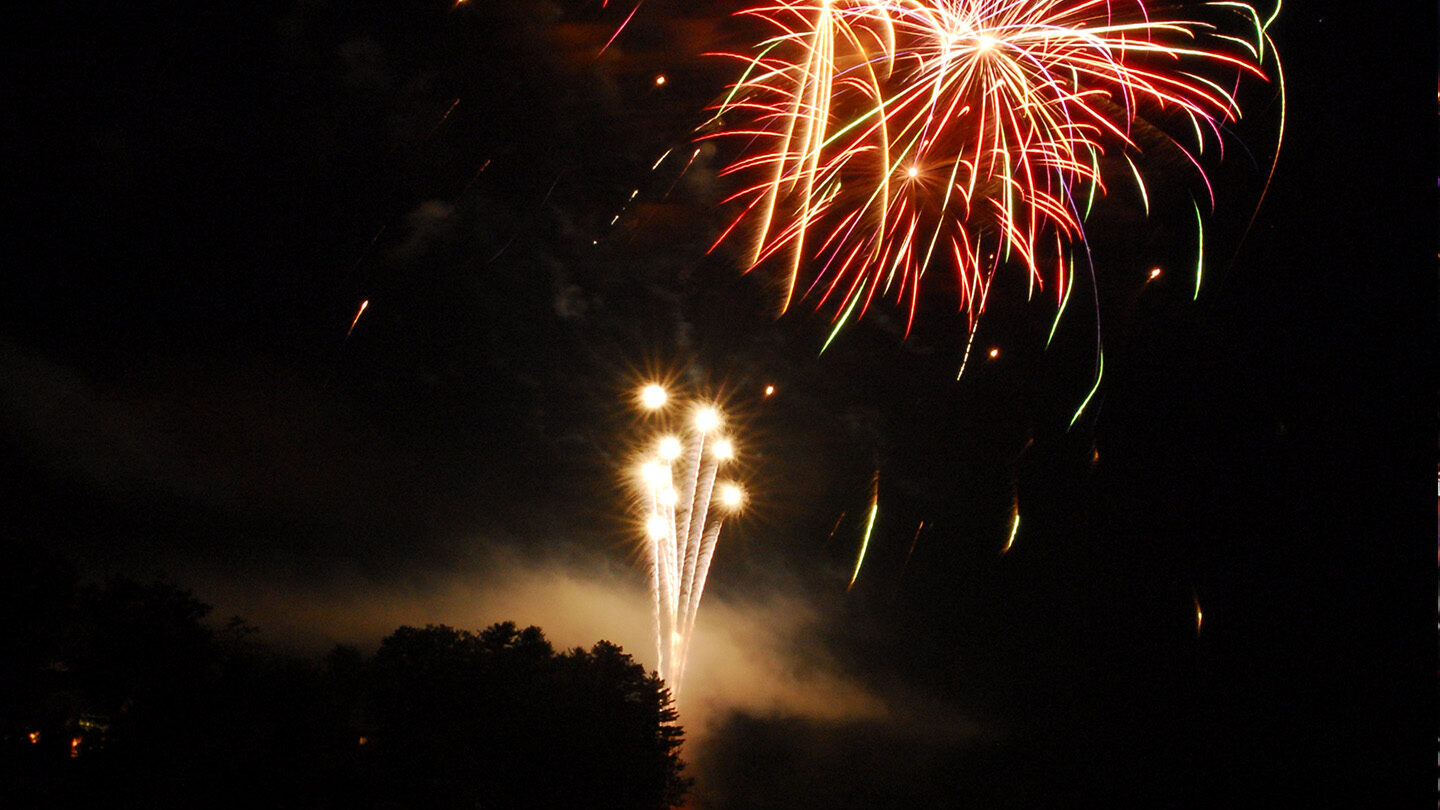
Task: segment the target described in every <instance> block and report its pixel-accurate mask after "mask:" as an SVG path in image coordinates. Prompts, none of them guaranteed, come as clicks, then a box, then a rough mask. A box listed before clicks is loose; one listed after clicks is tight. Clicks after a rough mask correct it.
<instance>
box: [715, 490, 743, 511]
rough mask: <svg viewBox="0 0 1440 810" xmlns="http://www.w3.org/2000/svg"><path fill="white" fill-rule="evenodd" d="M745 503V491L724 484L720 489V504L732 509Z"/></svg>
mask: <svg viewBox="0 0 1440 810" xmlns="http://www.w3.org/2000/svg"><path fill="white" fill-rule="evenodd" d="M744 502H745V490H743V489H741V488H740V487H737V486H735V485H734V484H726V485H725V486H723V487H721V488H720V503H723V504H725V505H726V506H727V507H729V508H731V509H734V508H735V507H737V506H739V505H740V504H742V503H744Z"/></svg>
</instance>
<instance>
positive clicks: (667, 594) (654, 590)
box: [637, 385, 745, 694]
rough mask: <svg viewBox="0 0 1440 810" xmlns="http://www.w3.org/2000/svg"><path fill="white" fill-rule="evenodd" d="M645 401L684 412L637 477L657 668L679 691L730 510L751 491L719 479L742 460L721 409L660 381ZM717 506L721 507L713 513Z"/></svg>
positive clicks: (655, 408)
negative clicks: (680, 399)
mask: <svg viewBox="0 0 1440 810" xmlns="http://www.w3.org/2000/svg"><path fill="white" fill-rule="evenodd" d="M638 401H639V404H640V406H641V408H643V409H644V410H646V411H647V412H652V413H657V414H658V413H660V412H662V411H668V410H672V409H675V410H679V411H680V412H681V414H680V423H679V425H678V426H677V428H678V429H677V430H676V431H675V432H673V433H663V434H662V435H661V436H660V437H659V438H658V439H657V440H656V441H655V442H654V444H653V445H652V448H653V452H652V453H650V454H649V458H648V459H647V460H646V461H645V462H644V463H643V464H642V465H641V466H640V469H639V475H638V478H637V490H638V492H639V494H640V504H641V509H642V510H643V513H644V528H645V548H646V550H647V554H648V563H649V568H650V594H651V597H652V601H653V605H654V619H655V649H656V661H657V668H658V669H659V672H660V674H661V676H662V677H664V679H665V682H666V684H667V685H668V686H669V687H670V690H671V691H672V692H673V693H675V694H679V692H680V686H681V682H682V680H683V677H684V674H685V661H686V657H687V656H688V654H689V651H690V639H691V636H692V634H693V633H694V630H695V615H696V612H697V611H698V610H699V608H700V597H701V595H702V594H703V593H704V591H705V580H706V576H707V574H708V572H709V570H710V561H711V560H712V559H713V558H714V555H715V546H716V544H717V543H718V542H719V540H720V527H721V525H722V523H723V522H724V518H725V515H726V514H727V513H728V512H731V511H734V510H736V509H738V508H739V507H740V506H741V505H742V504H743V503H744V500H745V493H744V490H743V489H741V488H740V486H739V485H738V484H735V483H731V482H725V481H720V480H719V479H718V475H719V471H720V467H721V466H723V465H725V464H726V463H727V462H729V461H731V460H732V459H734V457H735V447H734V444H733V442H732V441H731V440H730V439H729V438H727V437H726V436H724V435H723V433H722V428H723V426H724V416H723V415H722V414H721V413H720V411H719V409H718V408H716V407H715V406H714V405H711V404H707V403H690V404H680V405H678V407H676V405H675V404H674V403H672V402H671V401H670V398H669V396H668V394H667V393H666V391H665V390H664V389H663V388H661V387H660V386H658V385H648V386H645V387H644V388H643V389H641V392H640V394H639V397H638ZM712 506H715V507H717V508H716V509H714V510H713V511H712V509H711V507H712Z"/></svg>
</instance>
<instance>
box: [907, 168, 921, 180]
mask: <svg viewBox="0 0 1440 810" xmlns="http://www.w3.org/2000/svg"><path fill="white" fill-rule="evenodd" d="M919 174H920V170H919V169H917V168H915V167H914V166H911V167H910V168H908V169H906V170H905V175H906V176H907V177H910V178H912V179H913V178H915V177H917V176H919Z"/></svg>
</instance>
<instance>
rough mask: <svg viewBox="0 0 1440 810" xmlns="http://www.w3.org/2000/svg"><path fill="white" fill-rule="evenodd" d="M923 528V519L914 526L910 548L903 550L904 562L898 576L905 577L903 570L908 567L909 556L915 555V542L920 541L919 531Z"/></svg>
mask: <svg viewBox="0 0 1440 810" xmlns="http://www.w3.org/2000/svg"><path fill="white" fill-rule="evenodd" d="M924 530H925V521H923V520H922V521H920V525H919V526H916V527H915V536H914V537H912V538H911V539H910V550H909V551H907V552H905V562H904V563H903V564H902V565H901V566H900V578H901V579H904V578H905V571H906V569H908V568H909V567H910V558H911V557H913V556H915V544H916V543H919V542H920V532H922V531H924Z"/></svg>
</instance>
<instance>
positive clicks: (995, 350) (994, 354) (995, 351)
mask: <svg viewBox="0 0 1440 810" xmlns="http://www.w3.org/2000/svg"><path fill="white" fill-rule="evenodd" d="M999 356H1000V349H999V347H992V348H991V349H990V359H992V360H993V359H995V358H996V357H999Z"/></svg>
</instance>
